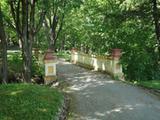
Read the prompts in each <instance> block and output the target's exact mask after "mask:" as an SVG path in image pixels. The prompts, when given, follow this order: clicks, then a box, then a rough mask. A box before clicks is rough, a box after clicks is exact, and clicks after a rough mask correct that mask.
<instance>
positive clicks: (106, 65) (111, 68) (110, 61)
mask: <svg viewBox="0 0 160 120" xmlns="http://www.w3.org/2000/svg"><path fill="white" fill-rule="evenodd" d="M71 62H72V63H74V64H80V65H82V66H86V67H89V68H93V69H94V70H95V71H105V72H107V73H109V74H110V75H112V76H113V77H115V78H118V79H123V72H122V65H121V64H119V59H117V58H114V57H106V56H96V55H88V54H84V53H80V52H75V51H74V52H72V53H71Z"/></svg>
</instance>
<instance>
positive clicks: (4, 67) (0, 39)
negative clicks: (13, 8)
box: [0, 3, 8, 83]
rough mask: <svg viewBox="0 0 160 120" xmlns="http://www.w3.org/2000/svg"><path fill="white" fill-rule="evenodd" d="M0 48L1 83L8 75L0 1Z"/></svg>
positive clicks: (5, 80)
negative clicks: (0, 64) (0, 63)
mask: <svg viewBox="0 0 160 120" xmlns="http://www.w3.org/2000/svg"><path fill="white" fill-rule="evenodd" d="M0 49H1V50H0V51H1V56H0V58H1V59H2V83H7V76H8V72H7V39H6V35H5V30H4V23H3V14H2V10H1V3H0ZM0 62H1V61H0ZM0 68H1V67H0ZM0 72H1V71H0ZM0 74H1V73H0Z"/></svg>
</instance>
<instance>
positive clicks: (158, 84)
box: [134, 80, 160, 89]
mask: <svg viewBox="0 0 160 120" xmlns="http://www.w3.org/2000/svg"><path fill="white" fill-rule="evenodd" d="M134 84H136V85H139V86H143V87H146V88H151V89H160V81H159V80H152V81H135V82H134Z"/></svg>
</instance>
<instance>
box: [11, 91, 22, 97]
mask: <svg viewBox="0 0 160 120" xmlns="http://www.w3.org/2000/svg"><path fill="white" fill-rule="evenodd" d="M22 92H23V91H22V90H18V91H12V92H11V93H10V95H13V96H14V95H17V94H19V93H22Z"/></svg>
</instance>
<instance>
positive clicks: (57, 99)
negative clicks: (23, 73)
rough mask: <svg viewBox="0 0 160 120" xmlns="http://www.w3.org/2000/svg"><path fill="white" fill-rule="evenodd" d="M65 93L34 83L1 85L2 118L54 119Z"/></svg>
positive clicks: (25, 119)
mask: <svg viewBox="0 0 160 120" xmlns="http://www.w3.org/2000/svg"><path fill="white" fill-rule="evenodd" d="M62 100H63V95H62V94H61V93H60V92H58V91H57V90H55V89H53V88H49V87H46V86H39V85H32V84H9V85H0V120H54V117H55V116H56V114H57V111H58V108H59V107H60V106H61V103H62Z"/></svg>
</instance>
